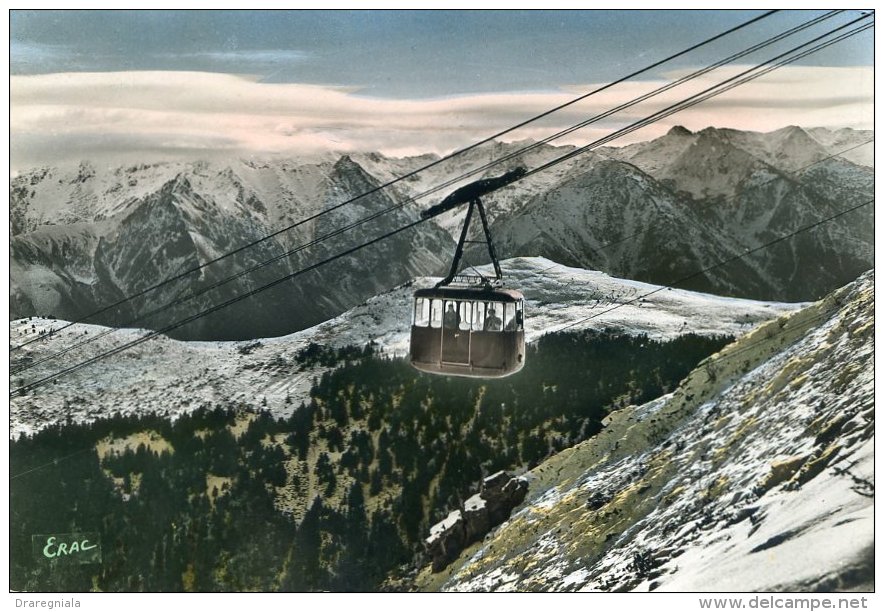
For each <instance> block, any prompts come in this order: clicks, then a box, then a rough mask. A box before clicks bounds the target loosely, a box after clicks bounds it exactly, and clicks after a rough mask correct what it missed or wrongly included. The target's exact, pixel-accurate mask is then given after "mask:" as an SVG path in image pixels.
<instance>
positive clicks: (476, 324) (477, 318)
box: [470, 302, 485, 331]
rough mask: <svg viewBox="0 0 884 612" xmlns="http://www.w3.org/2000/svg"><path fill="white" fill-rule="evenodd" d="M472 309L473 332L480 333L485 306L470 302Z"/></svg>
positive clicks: (482, 326)
mask: <svg viewBox="0 0 884 612" xmlns="http://www.w3.org/2000/svg"><path fill="white" fill-rule="evenodd" d="M470 304H472V307H473V320H472V328H473V331H482V330H483V329H484V325H485V304H484V303H482V302H470Z"/></svg>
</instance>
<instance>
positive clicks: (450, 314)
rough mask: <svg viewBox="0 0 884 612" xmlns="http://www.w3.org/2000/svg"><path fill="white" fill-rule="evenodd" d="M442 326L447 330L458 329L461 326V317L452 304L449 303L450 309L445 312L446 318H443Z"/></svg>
mask: <svg viewBox="0 0 884 612" xmlns="http://www.w3.org/2000/svg"><path fill="white" fill-rule="evenodd" d="M442 325H443V326H444V327H445V329H457V328H458V326H459V325H460V315H459V314H458V312H457V311H456V310H455V309H454V304H452V303H451V302H449V303H448V309H447V310H446V311H445V316H444V317H442Z"/></svg>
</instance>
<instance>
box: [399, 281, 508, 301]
mask: <svg viewBox="0 0 884 612" xmlns="http://www.w3.org/2000/svg"><path fill="white" fill-rule="evenodd" d="M414 297H415V298H437V299H443V300H480V301H493V302H518V301H519V300H521V299H523V296H522V294H521V293H520V292H518V291H516V290H515V289H494V288H490V287H452V286H450V285H449V286H445V287H438V288H435V289H432V288H431V289H418V290H417V291H415V292H414Z"/></svg>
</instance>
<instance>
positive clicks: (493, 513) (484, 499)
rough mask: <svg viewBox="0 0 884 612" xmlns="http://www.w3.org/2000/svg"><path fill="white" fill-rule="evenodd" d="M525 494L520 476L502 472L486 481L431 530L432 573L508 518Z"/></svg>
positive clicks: (526, 484)
mask: <svg viewBox="0 0 884 612" xmlns="http://www.w3.org/2000/svg"><path fill="white" fill-rule="evenodd" d="M527 492H528V481H527V480H525V479H524V478H522V477H521V476H520V477H517V478H514V477H513V476H511V475H510V474H508V473H507V472H502V471H501V472H496V473H494V474H492V475H491V476H488V477H487V478H485V480H483V481H482V491H481V492H479V493H476V494H475V495H473V496H472V497H470V498H469V499H468V500H467V501H466V502H464V504H463V507H461V508H460V509H459V510H454V511H453V512H450V513H449V514H448V516H447V517H445V519H444V520H442V521H439V522H438V523H436V524H435V525H433V527H432V528H430V536H429V537H428V538H427V539H426V540H425V544H426V547H427V552H428V553H429V555H430V557H431V558H432V560H433V571H434V572H438V571H441V570H443V569H445V566H446V565H448V564H449V563H451V561H452V560H454V559H455V558H457V556H458V555H459V554H460V552H461V551H462V550H463V549H464V548H466V547H467V546H469V545H470V544H471V543H473V542H477V541H478V540H481V539H482V538H483V537H484V536H485V534H487V533H488V532H489V531H490V530H491V528H492V527H495V526H497V525H499V524H501V523H502V522H504V521H505V520H506V519H508V518H509V516H510V512H512V510H513V508H515V507H516V506H518V505H519V504H521V503H522V501H523V500H524V499H525V494H526V493H527Z"/></svg>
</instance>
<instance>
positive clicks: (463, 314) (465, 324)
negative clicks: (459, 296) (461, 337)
mask: <svg viewBox="0 0 884 612" xmlns="http://www.w3.org/2000/svg"><path fill="white" fill-rule="evenodd" d="M457 312H458V314H459V315H460V321H459V323H458V327H459V328H460V329H462V330H467V329H470V325H471V324H472V322H473V303H472V302H458V303H457Z"/></svg>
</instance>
